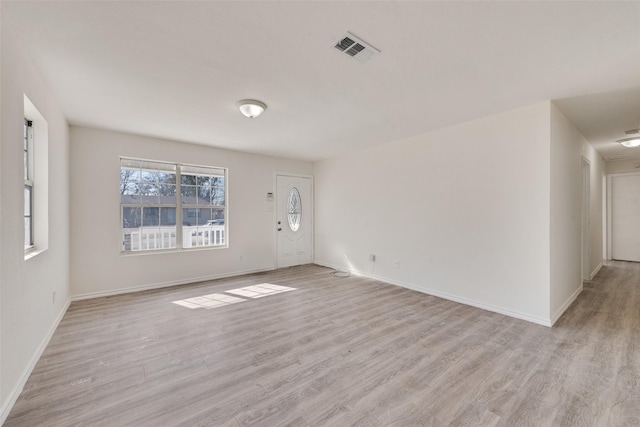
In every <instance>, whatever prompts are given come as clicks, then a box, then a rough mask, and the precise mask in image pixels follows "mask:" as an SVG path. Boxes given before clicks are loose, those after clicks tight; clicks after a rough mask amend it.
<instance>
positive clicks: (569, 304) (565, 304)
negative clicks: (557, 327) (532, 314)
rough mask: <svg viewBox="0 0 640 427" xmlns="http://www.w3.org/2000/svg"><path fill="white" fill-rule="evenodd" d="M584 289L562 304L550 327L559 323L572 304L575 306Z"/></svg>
mask: <svg viewBox="0 0 640 427" xmlns="http://www.w3.org/2000/svg"><path fill="white" fill-rule="evenodd" d="M601 265H602V264H601ZM582 289H583V286H582V285H580V287H579V288H578V289H576V291H575V292H574V293H573V294H572V295H571V296H570V297H569V298H568V299H567V300H566V301H565V302H564V304H562V307H560V308H559V309H558V311H556V314H554V315H553V317H552V318H551V325H549V326H553V325H554V324H555V323H556V322H557V321H558V319H560V316H562V315H563V314H564V312H565V311H567V309H568V308H569V307H570V306H571V304H573V302H574V301H575V300H576V298H578V295H580V293H581V292H582Z"/></svg>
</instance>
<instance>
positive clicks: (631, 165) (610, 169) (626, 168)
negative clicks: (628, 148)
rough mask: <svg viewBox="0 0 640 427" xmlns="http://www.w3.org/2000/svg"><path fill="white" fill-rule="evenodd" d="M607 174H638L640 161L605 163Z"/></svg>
mask: <svg viewBox="0 0 640 427" xmlns="http://www.w3.org/2000/svg"><path fill="white" fill-rule="evenodd" d="M606 168H607V173H608V174H613V173H627V172H634V173H635V172H640V159H630V160H617V161H613V162H607V163H606Z"/></svg>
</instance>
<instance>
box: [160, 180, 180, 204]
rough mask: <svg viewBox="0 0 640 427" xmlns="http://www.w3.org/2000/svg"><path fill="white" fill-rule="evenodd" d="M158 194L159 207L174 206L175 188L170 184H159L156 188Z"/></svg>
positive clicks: (175, 201)
mask: <svg viewBox="0 0 640 427" xmlns="http://www.w3.org/2000/svg"><path fill="white" fill-rule="evenodd" d="M158 191H159V193H160V197H159V202H160V204H161V205H175V204H176V203H177V199H176V186H175V185H171V184H161V185H160V186H159V187H158Z"/></svg>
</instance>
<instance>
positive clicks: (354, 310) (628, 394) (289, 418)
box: [5, 262, 640, 427]
mask: <svg viewBox="0 0 640 427" xmlns="http://www.w3.org/2000/svg"><path fill="white" fill-rule="evenodd" d="M261 283H270V284H275V285H280V286H288V287H293V288H296V290H293V291H289V292H283V293H279V294H274V295H269V296H266V297H262V298H256V299H251V298H247V297H243V298H244V299H245V301H242V302H238V303H235V304H230V305H224V306H217V307H214V308H210V309H189V308H186V307H183V306H179V305H176V304H174V303H173V301H178V300H184V299H189V298H194V297H199V296H203V295H210V294H223V295H228V296H232V294H229V293H228V292H227V291H229V290H233V289H237V288H243V287H247V286H253V285H257V284H261ZM233 296H236V297H238V295H235V294H234V295H233ZM5 425H6V426H7V427H8V426H129V425H131V426H223V427H242V426H399V427H400V426H402V427H406V426H445V425H446V426H448V425H456V426H630V425H640V264H636V263H626V262H611V263H609V264H607V265H606V266H605V267H604V268H603V269H602V270H601V272H600V273H599V274H598V276H597V277H596V278H595V279H594V280H593V281H592V282H591V283H589V284H586V285H585V289H584V291H583V292H582V294H581V295H580V296H579V298H578V299H577V300H576V302H575V303H574V304H573V305H572V307H570V308H569V310H568V311H567V312H566V313H565V314H564V316H563V317H562V318H561V319H560V321H559V322H558V323H557V325H556V326H555V327H554V328H545V327H542V326H538V325H535V324H531V323H528V322H525V321H521V320H517V319H512V318H509V317H505V316H501V315H499V314H495V313H490V312H487V311H483V310H480V309H476V308H473V307H468V306H464V305H461V304H457V303H454V302H451V301H446V300H442V299H439V298H435V297H432V296H429V295H424V294H420V293H417V292H413V291H410V290H407V289H402V288H399V287H395V286H392V285H388V284H384V283H381V282H378V281H375V280H370V279H365V278H360V277H349V278H339V277H334V276H333V275H332V274H331V270H329V269H326V268H322V267H318V266H314V265H307V266H300V267H294V268H289V269H283V270H276V271H273V272H268V273H260V274H253V275H247V276H241V277H236V278H228V279H221V280H216V281H211V282H203V283H195V284H192V285H183V286H176V287H172V288H165V289H159V290H153V291H145V292H139V293H135V294H127V295H120V296H113V297H105V298H97V299H93V300H86V301H79V302H74V303H73V304H71V306H70V307H69V310H68V311H67V313H66V315H65V316H64V318H63V320H62V322H61V323H60V325H59V327H58V329H57V330H56V332H55V334H54V336H53V338H52V339H51V342H50V343H49V345H48V347H47V349H46V350H45V352H44V354H43V355H42V358H41V360H40V361H39V362H38V364H37V366H36V368H35V369H34V371H33V373H32V374H31V377H30V378H29V381H28V382H27V384H26V385H25V388H24V390H23V392H22V394H21V395H20V397H19V399H18V401H17V402H16V404H15V406H14V407H13V409H12V411H11V413H10V414H9V417H8V419H7V421H6V423H5Z"/></svg>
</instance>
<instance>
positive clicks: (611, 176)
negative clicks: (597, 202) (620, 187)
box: [606, 172, 640, 261]
mask: <svg viewBox="0 0 640 427" xmlns="http://www.w3.org/2000/svg"><path fill="white" fill-rule="evenodd" d="M632 175H640V172H618V173H608V174H607V256H606V259H607V260H608V261H611V260H612V259H613V258H611V254H612V248H613V232H612V229H613V225H612V219H613V218H612V217H613V214H612V209H611V208H612V207H613V206H612V205H613V203H612V200H611V194H612V193H611V191H612V190H611V188H612V187H613V179H614V178H616V177H619V176H632Z"/></svg>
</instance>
